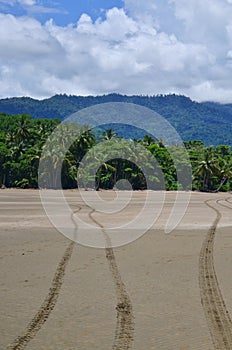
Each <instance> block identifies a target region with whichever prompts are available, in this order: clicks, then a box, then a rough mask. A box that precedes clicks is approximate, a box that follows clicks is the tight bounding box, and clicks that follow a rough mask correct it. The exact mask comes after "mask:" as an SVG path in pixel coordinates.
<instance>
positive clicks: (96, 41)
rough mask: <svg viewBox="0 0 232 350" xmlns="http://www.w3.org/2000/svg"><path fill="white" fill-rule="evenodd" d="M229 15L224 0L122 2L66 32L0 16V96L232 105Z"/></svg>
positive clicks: (83, 18)
mask: <svg viewBox="0 0 232 350" xmlns="http://www.w3.org/2000/svg"><path fill="white" fill-rule="evenodd" d="M21 2H24V5H26V2H27V5H32V7H33V6H34V4H32V2H34V1H33V0H21ZM209 4H210V6H209ZM231 9H232V5H231V4H230V3H229V2H228V1H227V0H210V1H209V0H206V1H205V2H204V3H202V2H200V1H199V0H189V1H187V0H178V1H177V0H162V1H161V0H148V1H147V2H145V3H144V2H142V0H136V1H132V0H125V8H124V9H118V8H116V7H115V8H112V9H110V10H108V11H107V12H106V17H105V19H104V20H103V19H100V18H99V19H97V20H96V21H95V22H94V21H93V20H92V19H91V17H89V16H88V15H87V14H83V15H82V16H81V17H80V18H79V19H78V20H77V23H76V25H73V24H72V25H71V24H70V25H68V26H66V27H62V26H58V25H56V24H55V22H54V21H53V20H50V21H48V22H47V23H46V24H45V25H42V24H41V23H40V22H38V21H37V20H35V19H32V18H29V17H19V18H17V17H14V16H12V15H4V14H0V33H1V36H0V79H1V84H0V97H6V96H15V95H17V96H19V95H30V96H33V97H39V98H40V97H46V96H50V95H52V94H55V93H67V94H84V95H86V94H102V93H110V92H118V93H126V94H151V95H153V94H159V93H169V92H176V93H183V94H187V95H189V96H190V97H193V98H195V99H197V100H205V99H207V100H208V99H214V100H218V101H229V100H230V101H232V86H231V78H232V60H231V57H232V54H231V52H232V29H231V28H232V18H231V16H230V12H229V10H231ZM207 21H208V22H207Z"/></svg>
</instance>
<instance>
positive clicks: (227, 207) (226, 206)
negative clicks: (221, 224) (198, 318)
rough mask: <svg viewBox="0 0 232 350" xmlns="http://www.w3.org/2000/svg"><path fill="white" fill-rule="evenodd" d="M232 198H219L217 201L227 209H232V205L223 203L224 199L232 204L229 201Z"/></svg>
mask: <svg viewBox="0 0 232 350" xmlns="http://www.w3.org/2000/svg"><path fill="white" fill-rule="evenodd" d="M230 198H231V197H229V198H226V199H219V200H217V203H218V204H219V205H221V206H222V207H224V208H226V209H232V207H230V206H229V205H227V204H225V203H221V202H222V201H224V202H226V203H228V204H232V203H231V202H230V201H229V199H230Z"/></svg>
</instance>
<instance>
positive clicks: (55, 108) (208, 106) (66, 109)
mask: <svg viewBox="0 0 232 350" xmlns="http://www.w3.org/2000/svg"><path fill="white" fill-rule="evenodd" d="M107 102H127V103H135V104H138V105H141V106H144V107H147V108H150V109H152V110H154V111H155V112H157V113H159V114H160V115H162V116H163V117H165V118H166V119H167V120H168V121H169V122H170V123H171V124H172V125H173V127H174V128H175V129H176V130H177V132H178V133H179V134H180V136H181V137H182V139H183V140H184V141H189V140H201V141H203V142H204V143H205V145H206V146H208V145H214V146H216V145H219V144H227V145H230V146H232V104H219V103H214V102H202V103H198V102H195V101H192V100H191V99H190V98H188V97H186V96H181V95H175V94H172V95H158V96H151V97H150V96H126V95H120V94H109V95H103V96H87V97H83V96H67V95H55V96H53V97H51V98H49V99H44V100H36V99H32V98H30V97H18V98H16V97H14V98H6V99H1V100H0V112H5V113H7V114H22V113H25V114H29V115H31V116H32V117H33V118H59V119H61V120H64V119H65V118H66V117H68V116H69V115H70V114H72V113H75V112H77V111H78V110H80V109H82V108H86V107H90V106H93V105H96V104H99V103H107ZM83 124H84V121H83ZM145 126H146V120H144V125H141V129H142V128H143V127H145ZM117 132H119V133H120V128H119V129H118V130H117ZM123 133H124V136H125V133H126V134H127V136H129V137H130V128H127V129H125V128H124V129H123ZM138 136H139V135H138Z"/></svg>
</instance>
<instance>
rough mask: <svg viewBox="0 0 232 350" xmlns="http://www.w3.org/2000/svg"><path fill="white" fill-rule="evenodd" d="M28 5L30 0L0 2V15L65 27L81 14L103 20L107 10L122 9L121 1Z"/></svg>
mask: <svg viewBox="0 0 232 350" xmlns="http://www.w3.org/2000/svg"><path fill="white" fill-rule="evenodd" d="M32 3H33V1H32ZM28 4H30V0H29V1H28V2H27V0H25V1H22V2H20V1H19V2H17V1H11V0H9V1H8V0H5V1H0V10H1V12H2V13H5V14H7V13H11V14H13V15H15V16H23V15H29V16H31V17H34V18H36V19H37V20H39V21H40V22H41V23H45V22H46V21H47V20H49V19H50V18H53V19H54V21H55V23H56V24H58V25H61V26H65V25H68V24H69V23H76V22H77V20H78V18H79V17H80V16H81V15H82V14H83V13H86V14H88V15H90V16H91V17H92V18H93V19H94V20H96V19H97V18H99V17H101V18H103V19H104V17H105V12H106V11H107V10H108V9H111V8H112V7H115V6H116V7H118V8H121V7H123V1H121V0H75V1H74V0H72V1H65V0H56V1H53V0H41V1H37V2H35V5H28Z"/></svg>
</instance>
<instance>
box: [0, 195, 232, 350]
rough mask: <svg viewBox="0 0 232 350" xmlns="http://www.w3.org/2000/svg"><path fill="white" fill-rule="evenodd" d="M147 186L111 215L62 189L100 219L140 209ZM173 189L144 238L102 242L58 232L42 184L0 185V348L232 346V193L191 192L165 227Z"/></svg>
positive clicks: (178, 349)
mask: <svg viewBox="0 0 232 350" xmlns="http://www.w3.org/2000/svg"><path fill="white" fill-rule="evenodd" d="M114 195H115V194H114V193H112V192H110V191H104V192H101V193H99V196H100V197H101V198H102V200H104V201H110V200H111V199H112V198H113V196H114ZM145 195H146V194H145V192H136V193H134V198H133V201H132V202H131V204H130V205H129V206H128V208H127V209H126V210H125V211H120V213H118V214H115V215H113V216H112V215H111V216H110V217H108V216H107V215H104V214H103V213H100V214H98V213H96V212H92V213H90V210H89V209H88V207H87V206H85V205H84V204H83V200H82V199H81V198H80V194H79V192H77V191H65V198H66V200H67V202H68V203H69V205H70V208H71V209H72V210H73V211H75V210H76V211H77V209H78V208H79V209H78V210H79V214H78V215H80V216H81V217H82V218H83V220H87V221H88V220H90V221H91V220H93V221H94V222H95V225H97V224H98V225H99V227H100V228H104V227H105V226H106V225H112V223H114V222H113V221H114V220H115V222H118V220H119V219H120V220H122V221H123V222H124V221H125V222H126V220H128V219H129V220H130V218H131V217H133V215H138V212H139V207H138V204H139V203H140V202H142V201H143V200H144V196H145ZM90 196H91V194H90ZM175 196H176V195H175V193H174V192H169V193H166V194H165V201H164V205H163V207H162V210H161V212H160V215H159V216H158V218H157V220H156V221H155V223H154V225H153V226H152V227H150V229H149V230H148V232H147V233H145V234H144V235H142V236H141V237H140V238H139V239H137V240H135V241H133V242H131V243H130V244H127V245H124V246H121V247H116V248H113V249H111V248H106V249H96V248H91V247H87V246H83V245H81V244H77V243H73V242H72V241H70V240H69V239H68V238H66V237H65V236H64V235H62V234H61V233H60V232H58V231H57V229H56V228H55V227H54V226H53V225H52V224H51V222H50V221H49V219H48V217H47V216H46V213H45V211H44V208H43V206H42V204H41V200H40V196H39V191H36V190H13V189H4V190H1V191H0V240H1V244H0V261H1V269H0V304H1V305H0V309H1V314H0V334H1V337H0V349H15V350H16V349H24V348H26V349H28V350H43V349H44V350H74V349H75V350H76V349H79V350H90V349H96V350H105V349H106V350H109V349H113V350H124V349H134V350H143V349H150V350H152V349H154V350H155V349H156V350H157V349H158V350H173V349H175V350H187V349H188V350H200V349H206V350H213V349H220V350H224V349H232V324H231V317H232V293H231V290H232V270H231V266H232V254H231V253H232V235H231V231H232V216H231V213H232V194H230V193H212V194H210V193H208V194H205V193H197V192H194V193H191V198H190V202H189V205H188V208H187V210H186V213H185V215H184V216H183V218H182V220H181V221H180V222H179V224H178V225H177V227H176V228H175V230H174V231H173V232H172V233H171V234H169V235H167V234H165V233H164V229H165V225H166V222H167V218H168V217H169V216H170V213H171V210H172V208H173V205H174V201H175ZM157 198H159V197H157ZM109 205H110V204H109ZM158 205H159V203H158V200H157V203H155V201H154V207H155V206H158ZM180 208H181V206H180ZM91 218H92V219H91ZM112 220H113V221H112ZM143 225H145V226H146V215H145V216H144V220H142V222H141V227H142V226H143ZM126 234H127V232H126V231H125V235H126Z"/></svg>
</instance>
